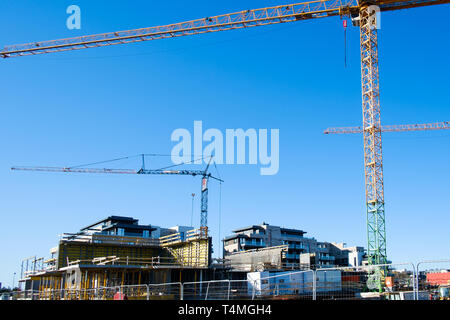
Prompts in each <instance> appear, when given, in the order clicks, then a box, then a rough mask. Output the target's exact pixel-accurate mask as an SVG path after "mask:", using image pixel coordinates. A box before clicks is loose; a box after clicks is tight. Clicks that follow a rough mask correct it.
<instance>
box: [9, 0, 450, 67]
mask: <svg viewBox="0 0 450 320" xmlns="http://www.w3.org/2000/svg"><path fill="white" fill-rule="evenodd" d="M449 2H450V0H425V1H421V0H417V1H392V0H384V1H383V0H381V1H373V3H372V4H375V5H378V6H379V7H380V11H391V10H399V9H407V8H413V7H419V6H428V5H434V4H442V3H449ZM362 3H363V2H362V1H359V2H358V1H357V0H316V1H309V2H302V3H295V4H288V5H281V6H274V7H266V8H260V9H253V10H244V11H239V12H234V13H229V14H223V15H218V16H212V17H205V18H202V19H196V20H190V21H185V22H180V23H174V24H169V25H164V26H156V27H150V28H140V29H133V30H124V31H116V32H108V33H101V34H95V35H87V36H81V37H73V38H65V39H58V40H49V41H40V42H31V43H25V44H17V45H9V46H5V47H4V48H3V49H2V50H1V51H0V56H1V57H3V58H10V57H18V56H26V55H36V54H43V53H51V52H61V51H70V50H79V49H86V48H95V47H103V46H110V45H116V44H125V43H131V42H141V41H150V40H157V39H166V38H175V37H181V36H189V35H194V34H202V33H209V32H218V31H226V30H234V29H242V28H250V27H257V26H265V25H271V24H279V23H286V22H294V21H302V20H309V19H316V18H325V17H332V16H358V15H359V9H360V8H361V5H362Z"/></svg>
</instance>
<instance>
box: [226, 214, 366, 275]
mask: <svg viewBox="0 0 450 320" xmlns="http://www.w3.org/2000/svg"><path fill="white" fill-rule="evenodd" d="M305 234H306V231H303V230H299V229H291V228H284V227H279V226H273V225H269V224H267V223H264V222H263V223H262V224H260V225H252V226H248V227H244V228H239V229H236V230H233V235H231V236H228V237H226V238H225V239H223V242H224V245H223V248H224V252H223V254H224V258H225V259H226V258H227V256H230V255H232V254H233V255H236V253H239V252H245V251H248V250H255V249H262V248H268V247H274V246H280V245H286V246H287V247H288V251H287V253H286V254H285V258H284V263H285V265H286V266H301V265H303V267H304V268H305V269H308V268H310V267H314V268H321V267H333V266H348V265H350V266H358V265H361V264H362V261H363V258H364V248H362V247H349V248H347V247H345V244H343V243H329V242H320V241H317V240H316V239H315V238H309V237H305V236H304V235H305Z"/></svg>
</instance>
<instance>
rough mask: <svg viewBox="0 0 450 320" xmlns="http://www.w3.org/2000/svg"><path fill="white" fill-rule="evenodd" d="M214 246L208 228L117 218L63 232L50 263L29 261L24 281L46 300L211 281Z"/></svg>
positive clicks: (24, 266)
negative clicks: (112, 289)
mask: <svg viewBox="0 0 450 320" xmlns="http://www.w3.org/2000/svg"><path fill="white" fill-rule="evenodd" d="M154 231H158V232H157V235H158V236H159V235H161V234H162V236H159V237H154V235H152V232H154ZM177 231H179V232H177ZM211 243H212V241H211V238H210V237H209V236H208V229H207V228H206V227H204V228H200V229H193V228H189V227H175V228H170V229H163V228H158V227H156V228H155V227H152V226H141V225H138V220H136V219H133V218H128V217H118V216H112V217H108V218H107V219H104V220H101V221H99V222H97V223H95V224H93V225H90V226H88V227H85V228H83V229H81V230H80V232H78V233H75V234H63V235H62V236H61V239H60V241H59V243H58V246H57V247H55V248H52V249H51V250H50V253H51V257H50V258H49V259H47V260H44V259H42V258H36V257H33V258H28V259H25V260H24V261H23V262H22V276H21V280H20V281H21V282H22V283H24V289H25V290H31V289H32V290H33V291H34V290H36V291H37V292H39V298H41V299H42V298H44V299H45V298H54V297H49V296H47V295H48V294H49V293H50V292H55V291H57V290H60V291H61V292H65V294H66V295H67V294H69V295H70V292H81V291H83V292H84V295H89V290H91V289H92V290H98V289H100V288H104V287H114V286H127V285H140V284H148V283H170V282H182V281H183V282H184V281H202V279H203V280H208V279H210V278H211V277H212V275H211V269H210V268H209V266H210V264H211V251H212V246H211ZM60 298H71V297H70V296H69V297H67V296H65V297H60ZM76 298H89V297H76Z"/></svg>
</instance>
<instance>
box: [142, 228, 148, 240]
mask: <svg viewBox="0 0 450 320" xmlns="http://www.w3.org/2000/svg"><path fill="white" fill-rule="evenodd" d="M142 236H143V237H144V238H150V231H149V230H144V231H143V232H142Z"/></svg>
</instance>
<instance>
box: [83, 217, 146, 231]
mask: <svg viewBox="0 0 450 320" xmlns="http://www.w3.org/2000/svg"><path fill="white" fill-rule="evenodd" d="M109 220H118V221H122V222H128V223H130V224H132V223H135V222H138V221H139V220H138V219H134V218H132V217H122V216H109V217H107V218H105V219H102V220H100V221H97V222H95V223H93V224H90V225H88V226H87V227H84V228H82V229H81V231H83V230H86V229H89V228H91V227H93V226H96V225H98V224H101V223H103V222H106V221H109Z"/></svg>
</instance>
